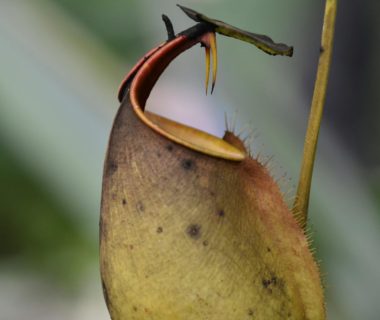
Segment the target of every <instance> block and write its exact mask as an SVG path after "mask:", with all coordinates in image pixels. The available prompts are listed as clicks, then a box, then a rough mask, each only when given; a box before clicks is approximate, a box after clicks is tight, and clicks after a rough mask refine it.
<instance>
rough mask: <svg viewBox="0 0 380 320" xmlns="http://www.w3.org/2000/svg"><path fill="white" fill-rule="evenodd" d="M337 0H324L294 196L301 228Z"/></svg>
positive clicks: (327, 71)
mask: <svg viewBox="0 0 380 320" xmlns="http://www.w3.org/2000/svg"><path fill="white" fill-rule="evenodd" d="M337 3H338V0H326V7H325V16H324V22H323V31H322V41H321V53H320V57H319V64H318V71H317V79H316V81H315V86H314V94H313V99H312V104H311V110H310V116H309V122H308V126H307V132H306V137H305V145H304V151H303V160H302V166H301V172H300V178H299V182H298V188H297V195H296V199H295V202H294V206H293V213H294V214H295V215H296V217H297V219H298V222H299V224H300V225H301V227H303V228H305V227H306V223H307V213H308V207H309V196H310V188H311V180H312V175H313V168H314V160H315V153H316V149H317V143H318V135H319V129H320V126H321V119H322V113H323V107H324V103H325V99H326V90H327V83H328V76H329V71H330V64H331V56H332V50H333V39H334V29H335V18H336V11H337Z"/></svg>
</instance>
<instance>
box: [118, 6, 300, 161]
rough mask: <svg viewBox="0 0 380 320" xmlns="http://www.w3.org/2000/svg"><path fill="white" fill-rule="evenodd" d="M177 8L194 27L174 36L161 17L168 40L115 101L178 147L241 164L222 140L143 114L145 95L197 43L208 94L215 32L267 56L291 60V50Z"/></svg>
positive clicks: (240, 156)
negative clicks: (202, 54)
mask: <svg viewBox="0 0 380 320" xmlns="http://www.w3.org/2000/svg"><path fill="white" fill-rule="evenodd" d="M179 7H180V8H181V9H182V10H183V11H184V12H185V13H186V15H187V16H188V17H190V18H191V19H193V20H195V21H196V22H198V23H197V24H196V25H195V26H193V27H191V28H189V29H187V30H185V31H183V32H181V33H179V34H177V35H174V30H173V26H172V24H171V22H170V20H169V18H168V17H166V16H163V20H164V22H165V25H166V28H167V33H168V40H167V41H166V42H164V43H163V44H161V45H160V46H158V47H156V48H154V49H152V50H151V51H149V52H148V53H147V54H146V55H145V56H144V57H143V58H142V59H141V60H140V61H139V62H138V63H137V64H136V65H135V66H134V67H133V68H132V70H131V71H130V72H129V74H128V75H127V77H126V78H125V79H124V81H123V82H122V84H121V87H120V90H119V100H120V102H121V101H122V100H123V99H124V98H125V97H126V96H127V95H128V96H129V99H130V102H131V105H132V107H133V109H134V111H135V113H136V114H137V116H138V117H139V118H140V120H141V121H143V122H144V123H145V124H146V125H147V126H149V127H150V128H151V129H153V130H154V131H156V132H157V133H159V134H160V135H162V136H164V137H166V138H168V139H170V140H172V141H174V142H176V143H178V144H181V145H183V146H185V147H188V148H190V149H193V150H195V151H198V152H201V153H204V154H207V155H210V156H214V157H219V158H223V159H227V160H233V161H242V160H244V159H245V158H246V157H247V152H246V150H245V149H244V148H242V147H241V146H237V145H234V144H231V143H230V141H227V140H226V139H221V138H219V137H216V136H214V135H212V134H209V133H207V132H204V131H202V130H199V129H195V128H193V127H190V126H187V125H185V124H181V123H179V122H176V121H174V120H170V119H167V118H165V117H162V116H159V115H157V114H154V113H152V112H147V111H145V104H146V101H147V99H148V97H149V94H150V92H151V90H152V88H153V87H154V85H155V83H156V82H157V80H158V78H159V77H160V75H161V74H162V73H163V71H164V70H165V69H166V67H167V66H168V65H169V64H170V62H171V61H173V60H174V59H175V58H176V57H177V56H178V55H179V54H181V53H182V52H184V51H186V50H187V49H189V48H191V47H192V46H194V45H195V44H199V43H200V44H201V46H202V47H204V48H205V54H206V84H205V89H206V94H207V91H208V82H209V77H210V66H211V59H212V85H211V94H212V92H213V90H214V87H215V81H216V75H217V47H216V35H215V33H216V32H218V33H220V34H222V35H225V36H228V37H233V38H236V39H239V40H242V41H246V42H249V43H251V44H253V45H255V46H256V47H258V48H259V49H260V50H262V51H264V52H266V53H267V54H270V55H285V56H292V54H293V48H292V47H288V46H287V45H285V44H282V43H275V42H274V41H273V40H272V39H271V38H269V37H267V36H264V35H260V34H255V33H251V32H247V31H244V30H241V29H239V28H236V27H234V26H231V25H229V24H227V23H224V22H222V21H220V20H215V19H211V18H209V17H207V16H205V15H203V14H201V13H199V12H196V11H194V10H192V9H189V8H186V7H183V6H179ZM243 149H244V150H243Z"/></svg>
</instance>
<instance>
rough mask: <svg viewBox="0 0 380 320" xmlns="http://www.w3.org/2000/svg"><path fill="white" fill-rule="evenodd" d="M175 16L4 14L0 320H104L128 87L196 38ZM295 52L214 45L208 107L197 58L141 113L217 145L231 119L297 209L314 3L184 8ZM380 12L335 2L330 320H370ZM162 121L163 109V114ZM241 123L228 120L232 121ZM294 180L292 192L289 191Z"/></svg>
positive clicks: (71, 8)
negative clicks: (129, 80) (105, 206)
mask: <svg viewBox="0 0 380 320" xmlns="http://www.w3.org/2000/svg"><path fill="white" fill-rule="evenodd" d="M175 3H176V2H174V1H171V0H162V1H147V0H140V1H132V0H123V1H121V0H113V1H104V0H103V1H100V0H92V1H90V0H88V1H84V0H82V1H76V0H44V1H39V0H0V178H1V179H0V200H1V201H0V218H1V219H0V221H1V222H0V319H4V320H24V319H25V320H26V319H28V320H31V319H39V320H42V319H54V320H55V319H57V320H60V319H62V320H63V319H72V320H75V319H78V320H79V319H81V320H82V319H109V316H108V314H107V311H106V307H105V304H104V302H103V298H102V293H101V286H100V279H99V270H98V251H97V250H98V248H97V246H98V217H99V203H100V191H101V177H102V166H103V160H104V156H105V151H106V145H107V139H108V135H109V132H110V129H111V125H112V120H113V117H114V115H115V113H116V111H117V108H118V101H117V99H116V91H117V87H118V84H119V82H120V81H121V79H122V78H123V76H124V74H125V73H126V72H127V71H128V70H129V69H130V68H131V67H132V66H133V64H134V63H135V62H136V61H137V60H138V58H139V57H141V56H142V55H143V54H144V53H145V52H147V51H148V50H149V49H151V48H152V47H154V46H156V45H157V44H158V43H160V42H162V41H164V40H165V39H166V32H165V29H164V25H163V23H162V21H161V14H162V13H165V14H167V15H169V17H171V19H172V21H173V23H174V26H175V30H176V32H179V31H182V30H183V29H185V28H187V27H189V26H191V25H192V24H193V22H192V21H190V20H189V19H188V18H187V17H186V16H185V15H184V14H183V13H182V12H180V10H179V9H178V8H177V7H176V6H175ZM180 3H181V4H183V5H185V6H189V7H191V8H194V9H196V10H199V11H201V12H204V13H205V14H207V15H209V16H211V17H215V18H218V19H221V20H224V21H226V22H229V23H231V24H233V25H236V26H239V27H241V28H243V29H246V30H252V31H254V32H257V33H265V34H268V35H270V36H272V37H273V38H274V39H275V40H277V41H280V42H285V43H288V44H291V45H294V47H295V55H294V57H293V58H292V59H289V58H284V57H271V56H268V55H265V54H263V53H262V52H260V51H258V50H257V49H256V48H254V47H252V46H250V45H249V44H245V43H239V42H237V41H236V40H232V39H229V38H224V37H221V36H218V47H219V71H218V79H217V85H216V90H215V92H214V94H213V96H207V97H206V96H205V95H204V53H203V50H200V49H199V48H198V47H196V48H193V49H192V50H190V51H189V52H186V53H185V54H184V55H182V56H180V57H179V58H178V59H177V60H176V61H174V62H173V64H172V65H171V66H170V67H169V68H168V70H167V71H166V73H165V74H164V75H163V76H162V78H161V79H160V81H159V83H158V84H157V86H156V88H155V89H154V91H153V93H152V95H151V98H150V100H149V103H148V105H149V108H150V109H151V110H157V112H160V113H161V114H164V115H165V114H166V115H170V117H171V118H174V119H178V120H180V121H182V122H185V123H189V124H192V125H194V126H197V127H200V128H203V129H205V130H207V131H209V132H212V133H215V134H219V135H221V134H222V132H223V129H224V120H223V118H224V113H226V114H227V116H228V118H229V121H230V123H232V122H235V123H236V130H237V131H238V132H239V131H240V130H241V129H243V128H246V129H252V131H253V132H249V130H245V131H244V133H242V134H243V136H244V135H250V136H253V137H254V139H251V143H252V144H251V148H252V149H253V152H254V154H258V153H259V152H260V154H261V155H262V158H265V157H266V156H270V155H275V158H274V159H275V160H274V161H273V162H272V163H273V164H272V167H273V170H274V174H275V175H276V176H277V177H280V176H283V175H284V176H285V177H286V178H284V179H281V184H282V187H283V188H284V191H285V192H286V191H289V192H288V194H289V199H288V200H289V203H291V199H292V196H293V195H294V186H295V184H296V181H297V176H298V170H299V166H300V159H301V152H302V146H303V137H304V132H305V128H306V123H307V115H308V108H309V104H310V99H311V94H312V88H313V82H314V77H315V71H316V65H317V59H318V54H319V41H320V40H319V39H320V32H321V23H322V17H323V7H324V2H323V1H302V0H288V1H275V0H255V1H249V0H241V1H235V2H232V1H226V0H224V1H223V0H219V1H218V0H207V1H206V0H203V1H200V0H198V1H196V0H193V1H181V2H180ZM379 7H380V4H379V2H378V1H374V0H373V1H363V2H360V4H359V3H358V2H357V1H354V0H344V1H341V3H340V8H339V13H338V22H337V23H338V24H337V32H336V46H335V52H334V60H333V68H332V74H331V81H330V85H329V94H328V98H327V105H326V112H325V118H324V123H323V127H322V133H321V139H320V145H319V150H318V156H317V162H316V168H315V178H314V181H313V189H312V195H311V208H310V216H311V226H312V229H313V231H314V239H315V246H316V248H317V255H318V257H319V259H320V260H321V261H322V271H323V274H324V280H325V284H326V296H327V309H328V313H329V319H332V320H333V319H334V320H338V319H345V320H350V319H365V320H367V319H368V320H372V319H373V320H376V319H379V314H380V304H379V296H380V250H379V247H380V232H379V231H380V166H379V164H380V148H379V142H378V141H379V138H380V126H379V125H378V120H379V119H380V108H379V104H378V101H379V94H380V90H378V83H379V79H378V75H379V71H380V62H379V61H380V60H379V59H378V58H377V55H378V52H379V50H378V49H379V46H380V41H379V40H380V20H378V17H377V16H376V12H379V9H380V8H379ZM163 106H165V107H163ZM233 119H235V120H233ZM288 177H292V178H293V179H290V178H288Z"/></svg>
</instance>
